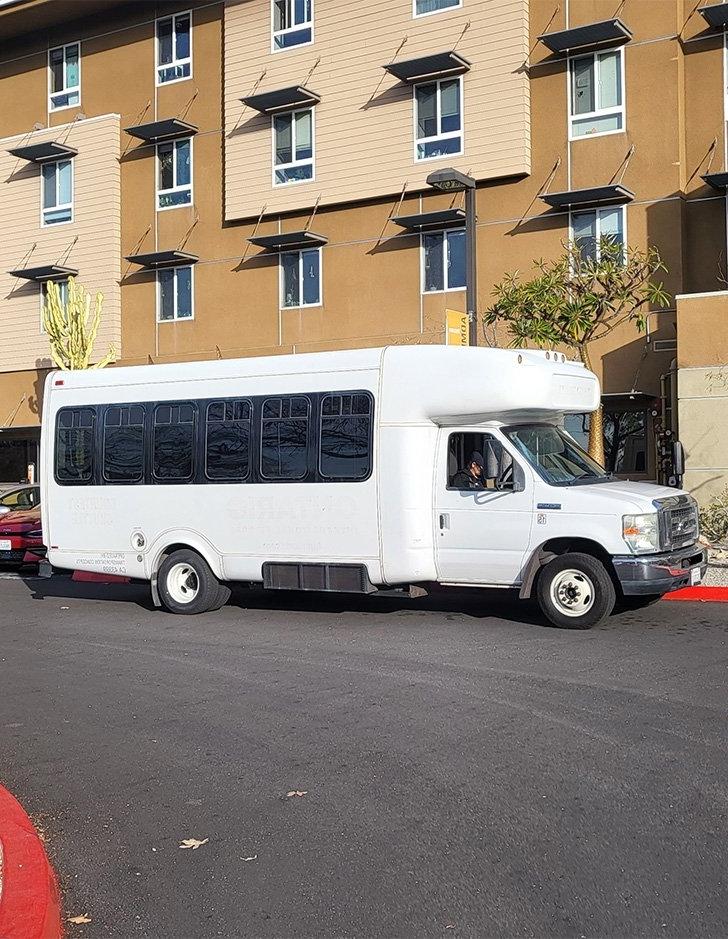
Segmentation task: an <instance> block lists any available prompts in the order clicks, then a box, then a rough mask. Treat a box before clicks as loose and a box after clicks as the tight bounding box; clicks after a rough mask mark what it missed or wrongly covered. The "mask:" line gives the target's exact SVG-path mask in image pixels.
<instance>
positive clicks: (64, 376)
mask: <svg viewBox="0 0 728 939" xmlns="http://www.w3.org/2000/svg"><path fill="white" fill-rule="evenodd" d="M598 402H599V385H598V381H597V378H596V376H595V375H593V374H592V373H591V372H589V371H587V370H586V369H585V368H584V366H583V365H581V364H577V363H574V362H569V361H567V360H565V358H564V357H563V356H562V355H558V354H555V353H547V352H535V351H521V352H519V351H512V350H502V349H477V348H454V347H450V348H448V347H445V346H399V347H396V346H395V347H388V348H384V349H364V350H358V351H347V352H323V353H317V354H313V355H295V356H274V357H268V358H248V359H238V360H222V361H208V362H190V363H183V364H174V365H151V366H141V367H135V368H107V369H104V370H99V371H78V372H53V373H51V374H50V375H49V376H48V380H47V384H46V393H45V399H44V406H43V440H42V488H43V497H42V500H41V507H42V513H43V532H44V540H45V543H46V545H47V546H48V557H49V559H50V561H51V563H52V564H53V565H55V566H56V567H59V568H70V569H79V570H84V571H97V572H105V573H111V574H118V575H124V576H127V577H131V578H140V579H143V580H146V581H149V582H150V583H151V589H152V594H153V597H154V601H155V603H157V604H158V605H162V606H163V607H164V608H165V609H166V610H169V611H171V612H174V613H203V612H205V611H208V610H213V609H217V608H219V607H220V606H222V605H223V604H224V603H225V602H226V600H227V598H228V596H229V594H230V591H229V587H228V585H229V584H231V583H233V582H245V583H248V584H259V585H262V586H263V587H264V588H266V589H271V590H319V591H341V592H347V593H351V592H355V593H373V592H375V591H377V590H391V589H404V588H415V591H414V592H420V589H421V588H424V589H427V585H428V584H429V585H431V584H433V583H436V584H440V585H445V586H453V587H462V586H467V587H502V588H516V589H517V590H518V591H519V593H520V596H521V597H522V598H528V597H535V598H536V599H537V601H538V604H539V606H540V608H541V610H542V612H543V615H544V616H545V617H546V619H547V620H549V621H550V622H551V623H553V624H555V625H557V626H563V627H576V628H587V627H589V626H592V625H594V624H595V623H599V622H600V621H602V620H603V619H604V618H605V617H606V616H608V615H609V614H610V612H611V611H612V609H613V608H614V606H615V603H616V602H620V603H627V604H629V603H634V604H641V603H644V602H647V601H649V600H651V599H654V598H657V597H659V596H661V595H663V594H665V593H666V592H668V591H671V590H675V589H677V588H679V587H683V586H685V585H688V584H695V583H698V582H699V581H700V579H701V578H702V576H703V574H704V572H705V565H706V558H705V553H704V551H703V550H702V549H701V547H700V546H699V545H698V543H697V539H698V514H697V507H696V504H695V502H694V500H693V499H692V498H691V497H690V496H689V495H687V494H686V493H683V492H679V491H676V490H674V489H666V488H663V487H660V486H654V485H648V484H643V483H631V482H623V481H618V480H615V479H614V478H613V477H611V476H610V475H609V474H607V473H606V472H605V471H604V470H603V469H602V468H601V467H600V466H598V465H597V464H596V463H594V462H593V461H592V460H591V459H590V458H589V457H588V456H587V455H586V453H584V451H583V450H581V449H580V448H579V447H578V446H577V444H576V443H575V442H574V440H573V439H572V438H571V437H569V436H568V435H567V434H565V433H564V432H563V430H562V429H561V426H560V425H561V424H562V423H563V416H564V415H565V414H569V413H578V412H584V411H593V410H594V409H595V408H596V407H597V405H598Z"/></svg>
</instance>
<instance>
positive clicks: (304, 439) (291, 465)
mask: <svg viewBox="0 0 728 939" xmlns="http://www.w3.org/2000/svg"><path fill="white" fill-rule="evenodd" d="M309 414H310V411H309V401H308V398H304V397H294V398H267V399H266V400H265V401H264V402H263V412H262V416H261V453H260V472H261V475H262V476H264V477H265V478H266V479H303V477H304V476H305V475H306V472H307V469H308V422H309Z"/></svg>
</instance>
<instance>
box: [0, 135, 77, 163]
mask: <svg viewBox="0 0 728 939" xmlns="http://www.w3.org/2000/svg"><path fill="white" fill-rule="evenodd" d="M8 153H9V154H10V155H11V156H14V157H18V158H19V159H21V160H27V161H28V162H29V163H47V162H48V161H49V160H70V159H71V157H75V156H76V155H77V154H78V150H75V149H74V148H73V147H67V146H66V145H65V144H63V143H57V142H56V141H55V140H47V141H46V142H45V143H33V144H28V146H26V147H15V148H14V149H13V150H8Z"/></svg>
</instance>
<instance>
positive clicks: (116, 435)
mask: <svg viewBox="0 0 728 939" xmlns="http://www.w3.org/2000/svg"><path fill="white" fill-rule="evenodd" d="M103 474H104V479H105V480H107V481H108V482H112V483H115V482H126V483H136V482H140V481H141V479H142V478H143V477H144V408H143V407H142V406H141V405H129V406H123V407H110V408H107V409H106V414H105V415H104V462H103Z"/></svg>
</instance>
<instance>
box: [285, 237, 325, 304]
mask: <svg viewBox="0 0 728 939" xmlns="http://www.w3.org/2000/svg"><path fill="white" fill-rule="evenodd" d="M320 304H321V249H320V248H307V249H306V250H305V251H286V252H285V253H284V254H282V255H281V309H287V308H289V307H301V306H319V305H320Z"/></svg>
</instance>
